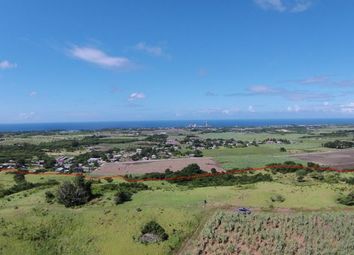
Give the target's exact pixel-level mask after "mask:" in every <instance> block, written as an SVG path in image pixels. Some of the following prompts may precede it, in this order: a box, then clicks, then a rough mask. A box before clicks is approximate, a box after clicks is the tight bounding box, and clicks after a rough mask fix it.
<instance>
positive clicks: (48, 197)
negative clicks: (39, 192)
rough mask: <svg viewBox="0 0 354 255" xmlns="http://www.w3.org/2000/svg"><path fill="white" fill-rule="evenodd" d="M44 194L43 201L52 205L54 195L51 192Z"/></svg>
mask: <svg viewBox="0 0 354 255" xmlns="http://www.w3.org/2000/svg"><path fill="white" fill-rule="evenodd" d="M44 194H45V201H46V202H47V203H52V202H53V200H54V199H55V195H54V194H53V192H51V191H49V190H48V191H46V192H45V193H44Z"/></svg>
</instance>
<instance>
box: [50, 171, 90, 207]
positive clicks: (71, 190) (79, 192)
mask: <svg viewBox="0 0 354 255" xmlns="http://www.w3.org/2000/svg"><path fill="white" fill-rule="evenodd" d="M57 196H58V202H59V203H61V204H63V205H65V207H73V206H77V205H83V204H86V203H87V202H88V201H89V200H90V199H92V197H93V195H92V191H91V182H89V181H85V179H84V177H83V176H77V177H76V178H75V179H74V181H73V182H64V183H63V184H62V185H60V186H59V189H58V195H57Z"/></svg>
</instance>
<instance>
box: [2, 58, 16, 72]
mask: <svg viewBox="0 0 354 255" xmlns="http://www.w3.org/2000/svg"><path fill="white" fill-rule="evenodd" d="M16 67H17V65H16V64H14V63H11V62H10V61H8V60H3V61H0V69H3V70H5V69H11V68H16Z"/></svg>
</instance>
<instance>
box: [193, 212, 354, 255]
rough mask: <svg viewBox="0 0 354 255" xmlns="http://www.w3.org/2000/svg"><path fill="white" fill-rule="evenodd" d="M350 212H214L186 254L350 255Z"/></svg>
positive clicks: (353, 216)
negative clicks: (247, 213) (190, 251)
mask: <svg viewBox="0 0 354 255" xmlns="http://www.w3.org/2000/svg"><path fill="white" fill-rule="evenodd" d="M353 224H354V213H353V212H349V213H348V212H340V213H339V212H331V213H328V212H315V213H309V212H307V213H296V212H287V213H264V212H257V213H254V214H253V215H252V216H244V215H240V214H236V213H233V212H218V213H216V214H215V215H214V216H213V217H212V219H211V220H210V221H209V222H208V223H207V224H206V226H205V228H204V229H203V230H202V232H201V235H200V237H199V239H198V240H197V241H196V242H195V248H194V251H193V253H188V254H279V255H281V254H343V255H344V254H352V252H353V250H354V235H353V227H354V226H353Z"/></svg>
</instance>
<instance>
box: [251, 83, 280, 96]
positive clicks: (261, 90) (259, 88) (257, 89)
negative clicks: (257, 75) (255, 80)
mask: <svg viewBox="0 0 354 255" xmlns="http://www.w3.org/2000/svg"><path fill="white" fill-rule="evenodd" d="M249 91H250V92H252V93H256V94H271V93H277V92H278V90H277V89H275V88H272V87H269V86H267V85H255V86H251V87H250V88H249Z"/></svg>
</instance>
